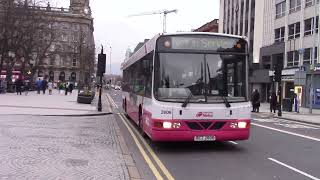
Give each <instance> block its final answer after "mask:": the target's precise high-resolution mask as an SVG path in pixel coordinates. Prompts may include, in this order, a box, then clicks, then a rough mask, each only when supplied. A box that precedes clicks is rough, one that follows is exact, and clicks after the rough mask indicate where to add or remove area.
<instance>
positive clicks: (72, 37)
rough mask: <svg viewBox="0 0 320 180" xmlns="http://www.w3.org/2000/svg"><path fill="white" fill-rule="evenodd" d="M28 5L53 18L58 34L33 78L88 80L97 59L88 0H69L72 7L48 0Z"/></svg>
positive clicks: (16, 69) (17, 68) (16, 68)
mask: <svg viewBox="0 0 320 180" xmlns="http://www.w3.org/2000/svg"><path fill="white" fill-rule="evenodd" d="M25 2H27V1H25ZM27 7H28V8H33V9H34V10H35V11H42V12H43V14H44V16H46V17H48V18H49V17H50V18H52V19H53V26H54V28H53V29H54V31H55V34H56V35H57V37H56V38H55V40H54V41H53V43H52V44H51V47H50V49H49V51H50V52H53V53H52V54H53V55H52V56H50V57H47V58H46V59H45V60H44V61H43V63H41V65H40V66H39V68H37V69H36V70H35V71H36V72H34V76H33V78H35V79H36V78H38V77H40V78H47V79H50V80H52V81H54V82H58V81H71V82H81V83H85V82H89V81H90V79H91V78H92V76H93V74H94V60H95V58H94V56H95V54H94V49H95V47H94V36H93V31H94V27H93V18H92V16H91V9H90V5H89V0H70V7H69V8H58V7H51V6H50V4H49V3H48V4H47V6H46V7H39V6H35V5H32V4H28V5H27ZM20 67H21V66H19V64H17V66H16V67H14V70H15V71H19V70H21V71H22V69H19V68H20ZM25 68H29V69H32V62H31V67H25ZM3 69H5V68H3Z"/></svg>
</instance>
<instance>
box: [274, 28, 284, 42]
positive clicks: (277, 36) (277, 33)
mask: <svg viewBox="0 0 320 180" xmlns="http://www.w3.org/2000/svg"><path fill="white" fill-rule="evenodd" d="M284 34H285V27H281V28H278V29H275V30H274V41H275V42H283V41H284Z"/></svg>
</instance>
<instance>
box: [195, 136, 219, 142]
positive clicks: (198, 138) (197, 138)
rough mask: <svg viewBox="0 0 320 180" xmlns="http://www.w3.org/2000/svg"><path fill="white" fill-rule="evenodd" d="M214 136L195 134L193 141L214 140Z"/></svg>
mask: <svg viewBox="0 0 320 180" xmlns="http://www.w3.org/2000/svg"><path fill="white" fill-rule="evenodd" d="M215 140H216V137H215V136H195V137H194V141H215Z"/></svg>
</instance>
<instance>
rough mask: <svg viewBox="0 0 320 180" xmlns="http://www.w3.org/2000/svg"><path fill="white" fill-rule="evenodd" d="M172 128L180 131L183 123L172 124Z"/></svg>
mask: <svg viewBox="0 0 320 180" xmlns="http://www.w3.org/2000/svg"><path fill="white" fill-rule="evenodd" d="M172 127H173V128H175V129H178V128H180V127H181V123H179V122H175V123H173V124H172Z"/></svg>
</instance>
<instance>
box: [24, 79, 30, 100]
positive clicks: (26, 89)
mask: <svg viewBox="0 0 320 180" xmlns="http://www.w3.org/2000/svg"><path fill="white" fill-rule="evenodd" d="M29 90H30V82H28V81H25V83H24V94H25V95H26V96H27V95H28V93H29Z"/></svg>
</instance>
